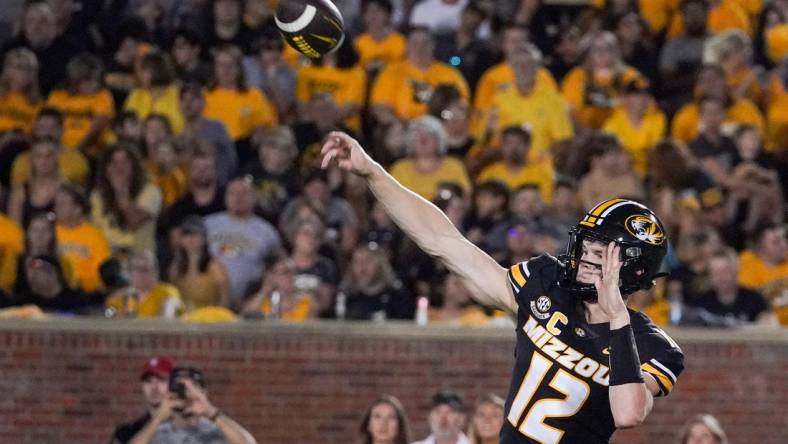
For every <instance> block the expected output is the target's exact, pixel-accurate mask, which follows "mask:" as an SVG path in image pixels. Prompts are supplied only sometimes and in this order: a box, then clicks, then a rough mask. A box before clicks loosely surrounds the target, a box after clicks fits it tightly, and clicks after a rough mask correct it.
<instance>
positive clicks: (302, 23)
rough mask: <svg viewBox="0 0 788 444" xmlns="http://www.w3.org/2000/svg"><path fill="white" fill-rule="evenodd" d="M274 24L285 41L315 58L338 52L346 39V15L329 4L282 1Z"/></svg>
mask: <svg viewBox="0 0 788 444" xmlns="http://www.w3.org/2000/svg"><path fill="white" fill-rule="evenodd" d="M274 20H275V21H276V26H277V27H278V28H279V32H280V33H281V34H282V37H283V38H284V39H285V41H286V42H287V43H288V44H289V45H290V46H292V47H293V48H295V49H296V50H297V51H298V52H300V53H302V54H304V55H306V56H309V57H312V58H317V57H321V56H323V55H325V54H328V53H329V52H331V51H333V50H335V49H337V48H338V47H339V45H340V44H341V43H342V40H343V39H344V28H345V23H344V20H343V19H342V14H341V13H340V12H339V9H337V7H336V6H335V5H334V4H333V3H332V2H331V1H329V0H281V1H280V2H279V6H278V7H277V8H276V15H274Z"/></svg>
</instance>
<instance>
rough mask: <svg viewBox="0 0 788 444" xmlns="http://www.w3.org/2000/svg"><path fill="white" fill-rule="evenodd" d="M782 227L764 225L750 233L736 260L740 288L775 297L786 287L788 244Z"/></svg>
mask: <svg viewBox="0 0 788 444" xmlns="http://www.w3.org/2000/svg"><path fill="white" fill-rule="evenodd" d="M785 230H786V229H785V227H784V226H780V225H779V224H774V223H764V224H761V225H760V226H759V227H757V229H756V230H754V231H753V233H752V236H751V239H750V246H749V248H748V249H746V250H745V251H743V252H742V253H741V255H740V257H739V260H740V265H741V267H740V271H739V275H738V281H739V285H741V286H742V287H745V288H748V289H752V290H756V291H761V292H763V293H764V294H768V295H774V293H775V292H776V291H777V290H780V289H784V288H788V242H786V235H785Z"/></svg>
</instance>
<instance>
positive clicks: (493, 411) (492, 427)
mask: <svg viewBox="0 0 788 444" xmlns="http://www.w3.org/2000/svg"><path fill="white" fill-rule="evenodd" d="M503 410H504V400H503V398H501V397H500V396H498V395H496V394H494V393H488V394H487V395H485V396H484V397H483V398H482V399H481V401H479V402H478V403H477V404H476V409H475V410H474V412H473V417H471V423H470V425H469V426H468V440H469V442H470V444H497V443H498V434H499V433H500V431H501V427H503Z"/></svg>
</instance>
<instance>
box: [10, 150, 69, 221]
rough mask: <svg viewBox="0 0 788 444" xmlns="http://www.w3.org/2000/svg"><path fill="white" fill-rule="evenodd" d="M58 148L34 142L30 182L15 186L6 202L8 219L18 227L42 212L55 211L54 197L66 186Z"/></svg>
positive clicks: (31, 153) (31, 152)
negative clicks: (61, 170) (62, 186)
mask: <svg viewBox="0 0 788 444" xmlns="http://www.w3.org/2000/svg"><path fill="white" fill-rule="evenodd" d="M59 150H60V146H59V145H58V142H57V141H56V140H54V139H51V138H40V139H36V140H34V141H33V144H32V146H31V147H30V178H29V179H28V180H27V181H26V182H25V183H24V184H21V185H18V186H14V188H13V189H12V191H11V196H10V198H9V202H8V215H9V216H10V217H11V218H12V219H14V221H16V223H18V224H19V225H21V226H27V224H28V222H29V221H30V218H31V217H32V216H33V215H34V214H36V213H41V212H44V213H46V212H52V211H54V209H55V196H56V195H57V192H58V190H59V189H60V186H61V185H62V184H63V183H64V182H65V180H64V179H63V177H62V176H61V173H60V161H59V157H58V154H59Z"/></svg>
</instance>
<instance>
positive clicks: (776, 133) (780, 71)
mask: <svg viewBox="0 0 788 444" xmlns="http://www.w3.org/2000/svg"><path fill="white" fill-rule="evenodd" d="M785 26H786V27H788V23H787V24H786V25H785ZM767 88H768V89H767V98H766V102H767V103H766V118H767V124H768V133H767V135H766V141H767V145H768V146H770V147H771V148H772V150H773V151H774V152H785V151H786V150H788V141H787V140H788V137H786V135H788V111H786V110H788V61H786V60H783V62H782V63H780V66H778V67H777V68H776V69H775V70H774V71H773V72H772V73H771V75H770V76H769V83H768V86H767ZM783 162H784V161H783Z"/></svg>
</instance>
